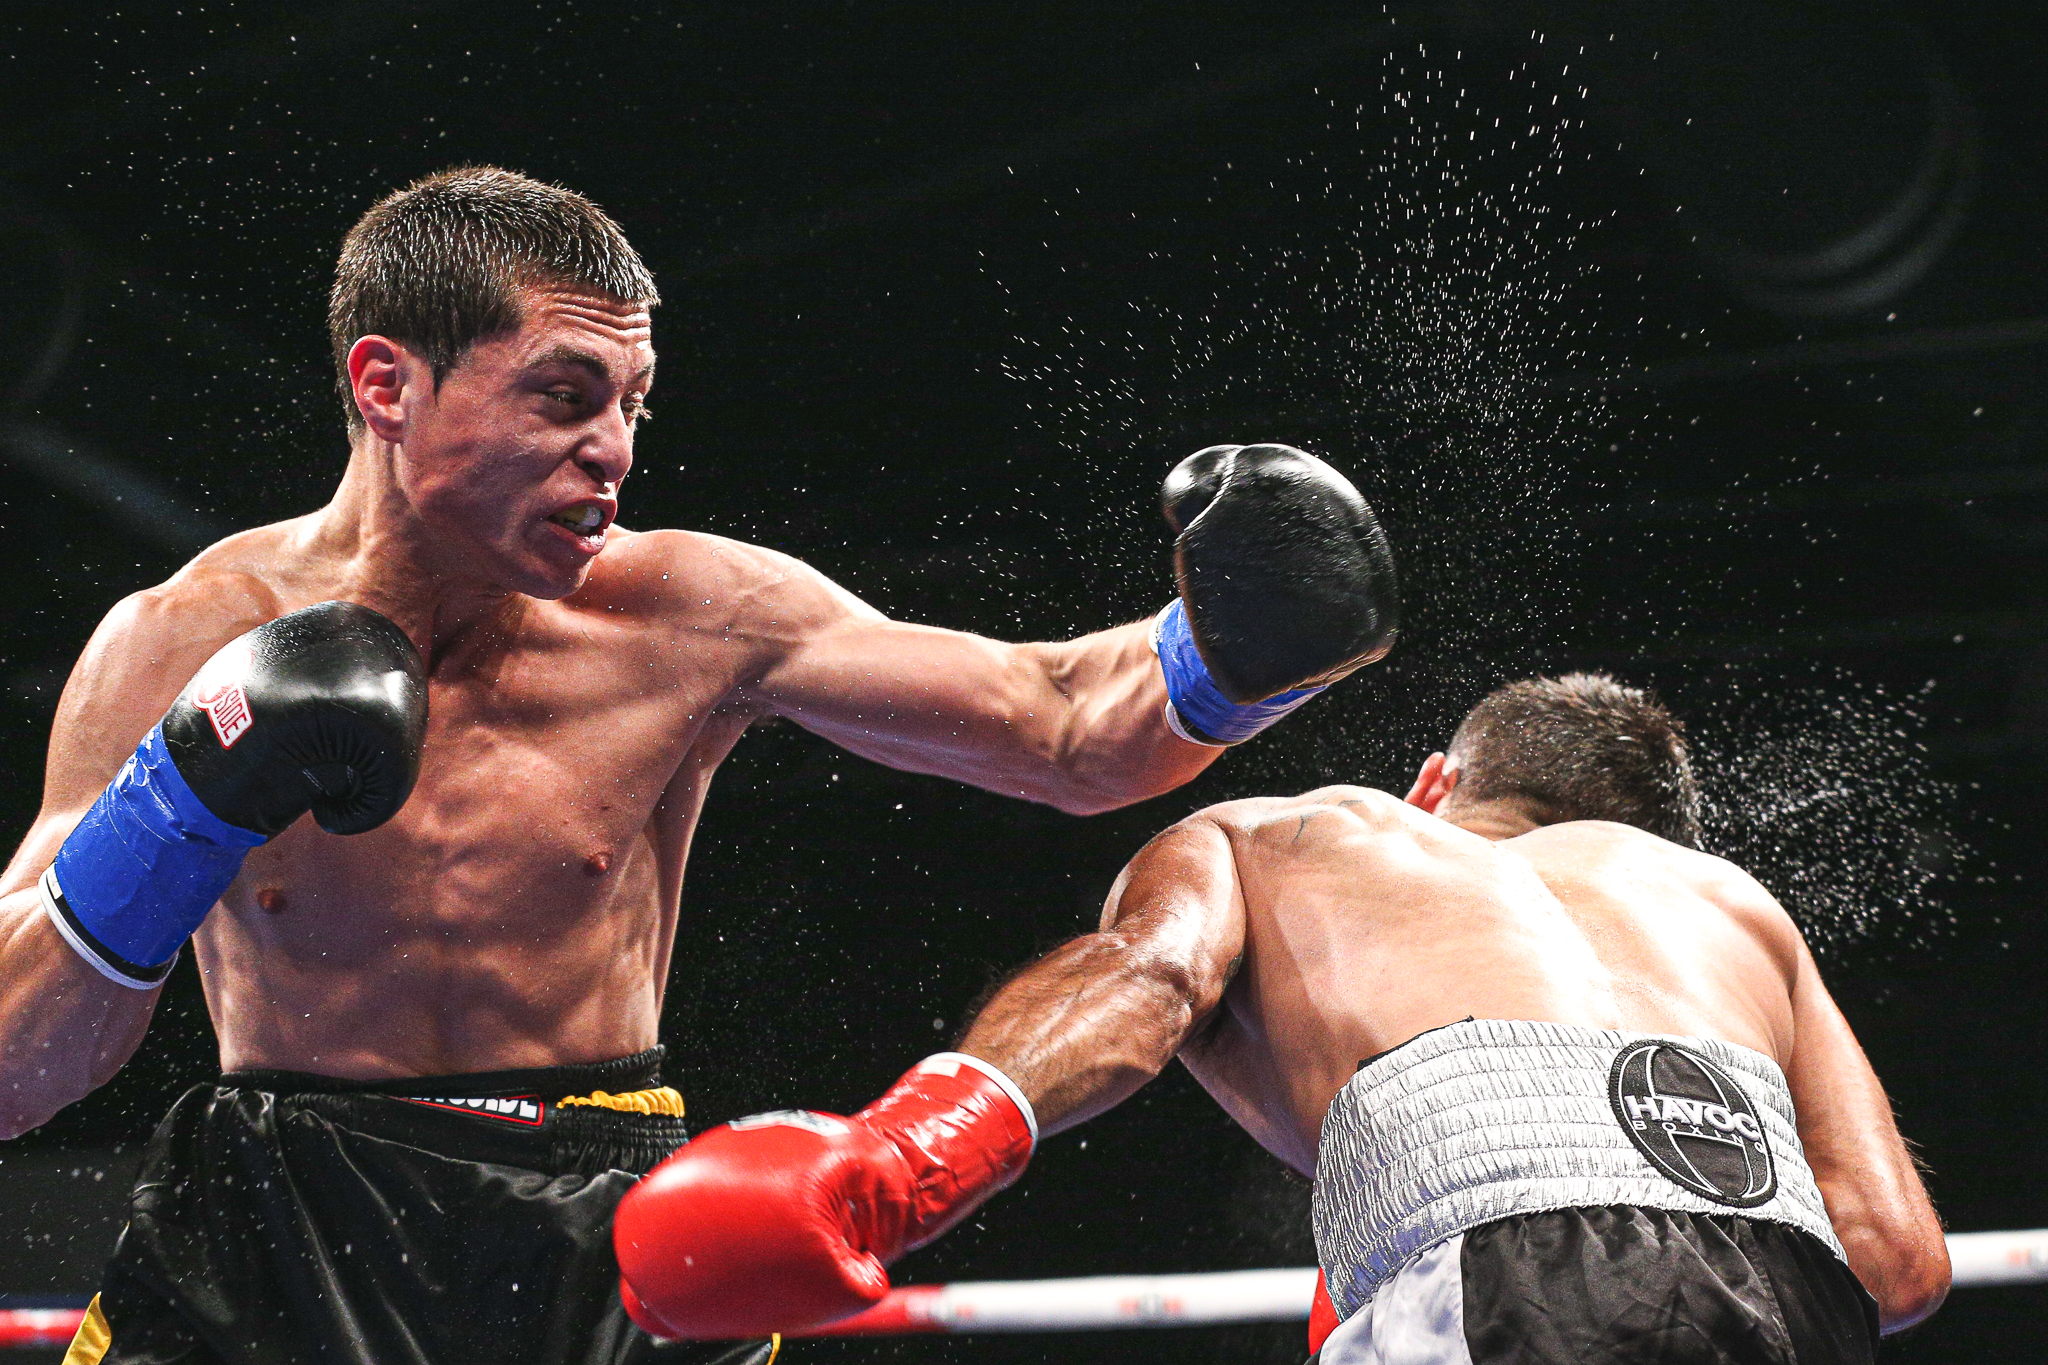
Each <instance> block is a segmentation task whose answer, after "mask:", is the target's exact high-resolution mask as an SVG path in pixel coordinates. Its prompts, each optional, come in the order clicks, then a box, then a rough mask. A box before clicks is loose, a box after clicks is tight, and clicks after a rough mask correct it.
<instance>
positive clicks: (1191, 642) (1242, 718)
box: [1152, 597, 1323, 748]
mask: <svg viewBox="0 0 2048 1365" xmlns="http://www.w3.org/2000/svg"><path fill="white" fill-rule="evenodd" d="M1152 652H1153V653H1155V654H1157V655H1158V656H1159V670H1160V672H1162V673H1164V674H1165V675H1166V724H1167V728H1168V729H1170V730H1172V731H1173V732H1174V733H1175V734H1177V735H1179V736H1180V737H1181V738H1182V739H1185V740H1188V741H1190V742H1192V743H1195V744H1207V745H1209V746H1210V747H1211V748H1221V747H1223V746H1224V745H1228V744H1239V743H1242V742H1243V741H1245V740H1248V739H1250V738H1251V737H1252V736H1253V735H1256V734H1257V733H1258V732H1259V731H1261V730H1263V729H1265V728H1266V727H1267V726H1269V725H1271V724H1273V723H1274V722H1275V721H1277V720H1279V719H1280V718H1281V717H1282V716H1284V715H1286V714H1287V713H1288V712H1289V711H1292V710H1293V709H1294V708H1295V707H1297V706H1299V705H1301V704H1302V703H1303V702H1305V701H1307V700H1308V699H1309V698H1310V697H1313V696H1314V695H1315V694H1316V693H1318V692H1320V691H1322V690H1323V689H1322V688H1320V687H1302V688H1297V689H1296V690H1294V691H1292V692H1282V693H1280V694H1279V695H1277V696H1272V697H1268V698H1266V699H1265V700H1264V701H1255V702H1252V703H1250V704H1249V705H1246V706H1238V705H1236V704H1235V703H1233V702H1232V701H1231V700H1230V698H1228V697H1226V696H1224V695H1223V693H1222V691H1221V690H1220V689H1219V688H1218V687H1217V686H1216V680H1215V679H1214V678H1211V677H1210V676H1209V666H1208V665H1207V664H1205V663H1203V662H1202V653H1201V651H1200V650H1198V649H1196V648H1195V636H1194V632H1193V631H1191V630H1190V629H1189V628H1188V613H1187V609H1186V608H1185V607H1184V606H1182V605H1181V601H1180V599H1179V598H1178V597H1176V598H1174V599H1173V601H1172V602H1170V603H1168V604H1167V608H1166V610H1165V611H1162V612H1160V613H1159V615H1158V616H1156V617H1154V618H1153V620H1152Z"/></svg>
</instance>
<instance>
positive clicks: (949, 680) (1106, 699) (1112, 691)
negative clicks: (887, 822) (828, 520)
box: [747, 565, 1222, 814]
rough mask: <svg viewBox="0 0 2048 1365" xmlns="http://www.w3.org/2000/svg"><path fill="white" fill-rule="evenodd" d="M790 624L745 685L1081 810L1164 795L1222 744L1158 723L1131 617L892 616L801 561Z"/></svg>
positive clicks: (965, 772)
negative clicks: (995, 619) (931, 622)
mask: <svg viewBox="0 0 2048 1365" xmlns="http://www.w3.org/2000/svg"><path fill="white" fill-rule="evenodd" d="M785 572H786V573H787V575H788V576H787V578H786V579H785V583H786V591H787V594H788V598H789V602H788V610H787V614H786V617H785V619H786V620H788V621H789V623H790V625H791V626H792V627H793V629H792V630H791V638H790V639H789V641H788V644H787V647H786V649H785V650H783V651H780V652H779V657H777V658H776V659H775V662H774V664H773V666H772V667H770V668H769V669H768V670H767V671H766V672H765V673H764V674H763V676H762V677H761V678H760V679H759V680H758V681H756V682H755V683H753V684H752V686H750V687H749V688H748V689H747V691H748V693H749V695H750V696H751V697H753V698H754V699H755V700H756V701H757V702H758V703H759V704H760V705H762V706H763V707H764V708H765V709H767V710H770V711H773V712H775V713H777V714H780V715H782V716H785V717H787V718H788V719H790V720H793V721H795V722H796V723H797V724H799V725H801V726H803V727H804V728H805V729H807V730H811V731H814V732H816V733H817V734H820V735H823V736H825V737H826V738H827V739H830V740H832V741H833V742H834V743H836V744H838V745H840V746H841V747H843V748H846V749H849V750H851V751H852V752H854V753H856V754H859V755H861V756H862V757H863V758H871V759H874V760H875V761H876V762H878V763H886V764H888V765H889V766H891V767H894V768H903V769H907V770H909V771H911V772H921V773H933V774H936V775H938V776H941V777H951V778H955V779H957V780H959V781H962V782H968V783H972V784H973V785H975V786H977V787H983V788H986V789H987V790H989V791H994V792H1001V793H1003V794H1004V795H1006V796H1020V797H1023V798H1025V799H1027V800H1032V801H1042V802H1045V803H1046V804H1048V805H1052V806H1057V807H1058V808H1060V809H1061V810H1065V811H1069V812H1072V813H1074V814H1092V813H1094V812H1096V811H1102V810H1109V809H1112V808H1114V807H1117V806H1121V805H1126V804H1128V803H1130V802H1132V801H1139V800H1143V799H1144V798H1146V797H1148V796H1156V795H1158V794H1159V793H1161V792H1165V791H1170V790H1172V789H1173V788H1175V787H1177V786H1179V785H1180V784H1182V783H1183V782H1186V781H1188V780H1189V779H1191V778H1193V777H1194V776H1195V775H1196V774H1198V773H1200V772H1201V771H1202V770H1203V769H1204V768H1206V767H1208V766H1209V765H1210V764H1211V763H1213V762H1215V760H1216V757H1217V755H1218V754H1220V753H1221V752H1222V750H1221V749H1218V748H1213V747H1211V746H1208V745H1203V744H1194V743H1190V742H1189V741H1187V740H1185V739H1182V738H1180V737H1179V736H1177V735H1175V734H1173V733H1172V731H1171V730H1169V729H1168V728H1167V724H1166V720H1165V712H1166V684H1165V681H1164V679H1163V678H1162V676H1161V673H1160V667H1159V662H1158V660H1157V659H1156V658H1155V657H1154V656H1153V653H1152V648H1151V646H1150V645H1149V644H1148V643H1147V640H1146V626H1145V624H1144V623H1139V624H1136V625H1129V626H1122V627H1119V628H1117V629H1114V630H1106V631H1101V632H1098V633H1097V634H1094V635H1087V636H1083V637H1082V638H1080V639H1078V640H1073V641H1068V642H1066V643H1060V644H1005V643H1003V642H1001V641H998V640H989V639H983V638H982V637H980V636H975V635H967V634H963V633H961V632H959V631H952V630H939V629H935V628H933V627H930V626H918V625H910V624H906V623H903V622H899V621H890V620H888V619H886V618H885V617H883V616H882V615H881V614H880V613H879V612H876V611H875V610H874V609H873V608H871V607H869V606H867V605H866V604H865V603H862V602H860V601H858V600H857V599H855V598H854V597H852V596H851V595H850V594H847V593H845V592H844V591H842V590H840V589H839V588H837V587H835V586H834V585H832V584H830V583H828V582H826V581H825V580H824V579H823V578H820V577H818V576H817V575H815V574H813V573H812V572H811V571H810V570H808V569H805V568H803V567H802V566H800V565H791V566H790V567H789V568H788V569H786V570H785Z"/></svg>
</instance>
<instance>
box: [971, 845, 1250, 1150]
mask: <svg viewBox="0 0 2048 1365" xmlns="http://www.w3.org/2000/svg"><path fill="white" fill-rule="evenodd" d="M1243 946H1244V899H1243V896H1242V894H1241V893H1240V891H1239V889H1238V883H1237V868H1236V864H1235V862H1234V860H1233V859H1232V856H1231V851H1230V842H1229V839H1228V837H1227V836H1226V835H1225V834H1224V833H1223V831H1222V830H1221V829H1220V828H1219V827H1217V826H1216V825H1215V824H1213V823H1211V822H1210V821H1208V820H1205V819H1203V818H1202V817H1201V816H1199V815H1198V816H1195V817H1193V818H1192V819H1189V820H1186V821H1183V822H1182V823H1181V824H1179V825H1176V826H1174V827H1173V828H1172V829H1170V830H1168V831H1167V832H1166V833H1164V834H1162V835H1160V836H1159V837H1158V838H1157V839H1154V840H1153V841H1152V842H1151V843H1150V844H1148V845H1146V846H1145V848H1144V849H1143V850H1142V851H1141V852H1140V853H1139V854H1138V856H1137V857H1136V858H1134V859H1133V860H1132V861H1131V864H1130V866H1128V867H1126V868H1125V869H1124V872H1123V875H1122V876H1121V877H1119V878H1118V879H1117V883H1116V885H1115V886H1114V887H1113V888H1112V889H1111V890H1110V894H1109V902H1108V905H1107V907H1106V908H1105V909H1104V911H1103V917H1102V928H1101V929H1100V930H1099V931H1098V932H1096V933H1093V934H1087V935H1084V936H1082V937H1080V938H1077V939H1074V940H1073V941H1072V942H1070V943H1067V944H1065V945H1064V946H1062V947H1060V948H1056V949H1054V950H1053V951H1052V952H1051V953H1049V954H1048V955H1046V956H1045V957H1044V958H1041V959H1040V960H1039V961H1038V962H1036V963H1034V964H1033V965H1032V966H1030V967H1028V968H1026V969H1025V970H1024V971H1023V972H1021V973H1020V974H1018V976H1017V977H1015V978H1014V979H1013V980H1012V981H1011V982H1010V983H1009V984H1008V985H1007V986H1005V987H1003V989H1002V990H1000V991H999V992H997V993H996V996H995V998H994V999H993V1000H991V1001H990V1002H989V1004H988V1007H987V1008H986V1009H984V1010H983V1011H982V1012H981V1014H980V1015H979V1016H978V1017H977V1018H976V1019H975V1021H974V1023H973V1025H972V1027H970V1028H969V1029H968V1031H967V1035H966V1037H964V1038H963V1039H962V1040H961V1042H960V1050H961V1051H962V1052H966V1053H969V1054H971V1055H973V1056H976V1057H979V1058H981V1059H982V1060H983V1061H986V1062H989V1063H991V1064H993V1065H994V1066H996V1067H997V1068H998V1069H1000V1070H1001V1071H1002V1072H1003V1073H1004V1074H1005V1075H1007V1076H1009V1077H1010V1078H1011V1079H1012V1080H1013V1081H1015V1082H1016V1083H1017V1085H1018V1087H1019V1088H1020V1089H1022V1090H1023V1091H1024V1093H1025V1095H1026V1097H1028V1098H1029V1099H1030V1101H1031V1104H1032V1108H1033V1109H1034V1110H1035V1111H1036V1112H1037V1117H1038V1123H1039V1131H1040V1133H1041V1134H1050V1133H1056V1132H1059V1131H1061V1130H1062V1129H1066V1128H1071V1127H1073V1126H1074V1125H1075V1124H1078V1123H1081V1122H1083V1121H1084V1120H1086V1119H1090V1118H1093V1117H1094V1116H1095V1115H1097V1114H1100V1113H1102V1112H1103V1111H1104V1110H1106V1109H1110V1108H1113V1107H1114V1106H1116V1105H1117V1104H1120V1103H1122V1102H1123V1101H1124V1100H1125V1099H1127V1098H1129V1097H1130V1096H1131V1095H1132V1094H1133V1093H1134V1092H1135V1091H1136V1090H1137V1089H1138V1088H1139V1087H1140V1086H1142V1085H1144V1084H1145V1082H1147V1081H1149V1080H1151V1079H1152V1078H1153V1077H1154V1076H1156V1075H1158V1074H1159V1072H1160V1070H1161V1069H1162V1068H1163V1067H1164V1066H1165V1065H1166V1064H1167V1063H1168V1062H1169V1061H1171V1060H1172V1059H1173V1056H1174V1054H1175V1053H1176V1052H1178V1051H1179V1050H1180V1047H1181V1044H1183V1043H1184V1042H1186V1041H1187V1039H1188V1038H1189V1036H1190V1035H1192V1034H1193V1033H1194V1032H1195V1031H1196V1030H1197V1029H1199V1028H1200V1027H1201V1026H1202V1025H1203V1024H1204V1023H1205V1022H1206V1021H1207V1020H1208V1019H1209V1017H1210V1015H1211V1014H1212V1013H1213V1012H1214V1011H1215V1009H1216V1008H1217V1006H1218V1005H1219V1004H1220V1003H1221V1001H1222V999H1223V992H1224V988H1225V987H1227V986H1228V985H1229V984H1230V978H1231V974H1232V973H1233V972H1234V971H1235V970H1236V966H1237V963H1238V960H1239V958H1240V957H1241V955H1242V952H1243Z"/></svg>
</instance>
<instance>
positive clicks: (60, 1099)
mask: <svg viewBox="0 0 2048 1365" xmlns="http://www.w3.org/2000/svg"><path fill="white" fill-rule="evenodd" d="M209 592H210V594H211V595H212V601H211V603H210V605H208V606H198V605H196V602H197V600H203V595H202V597H201V598H199V599H195V601H194V602H192V603H188V602H186V601H183V600H181V599H183V598H184V596H185V595H184V594H180V593H176V592H174V591H172V590H168V589H158V590H155V591H152V592H148V593H142V594H138V595H137V596H135V597H131V598H129V599H128V600H127V601H125V602H123V603H122V604H121V605H120V606H118V607H116V608H115V609H114V610H113V612H111V613H110V614H109V615H108V617H107V619H106V620H105V621H103V622H102V623H101V624H100V628H99V630H98V631H96V632H95V633H94V635H93V638H92V641H91V643H90V644H88V645H87V646H86V649H85V652H84V654H82V655H81V656H80V657H79V661H78V664H77V667H76V668H74V669H73V671H72V674H71V679H70V681H69V682H67V683H66V684H65V688H64V696H63V698H62V700H61V701H60V702H59V703H58V706H57V718H56V722H55V724H54V725H53V727H52V729H51V736H50V753H49V760H48V766H47V768H46V769H45V772H44V786H43V804H42V809H41V811H40V812H39V813H38V814H37V816H36V821H35V824H34V825H33V826H31V827H30V829H29V833H28V837H27V838H25V839H24V840H23V841H22V843H21V847H20V848H19V849H17V850H16V852H15V855H14V858H13V860H12V861H11V862H10V863H9V864H8V866H7V870H6V872H5V874H4V875H0V1138H11V1137H16V1136H19V1135H20V1134H22V1133H24V1132H27V1131H28V1130H29V1129H31V1128H35V1127H38V1126H39V1125H41V1124H43V1123H45V1122H47V1121H48V1120H49V1119H50V1117H51V1116H52V1115H54V1114H55V1113H56V1112H57V1111H58V1110H59V1109H62V1108H63V1107H64V1106H65V1105H67V1104H70V1103H72V1102H73V1101H75V1100H78V1099H81V1098H83V1097H84V1096H85V1095H87V1094H89V1093H90V1092H91V1091H93V1090H95V1089H97V1088H98V1087H99V1086H101V1085H104V1084H105V1083H106V1082H107V1081H108V1080H110V1079H112V1077H113V1075H114V1073H115V1072H116V1071H118V1070H119V1069H120V1068H121V1065H122V1064H123V1063H124V1062H126V1061H127V1060H128V1058H129V1057H130V1056H132V1055H134V1052H135V1049H136V1048H137V1047H138V1046H140V1045H141V1043H142V1037H143V1034H144V1032H145V1031H146V1030H147V1029H148V1027H149V1018H150V1015H151V1014H152V1013H153V1012H154V1011H155V1009H156V1002H157V997H158V996H159V995H160V994H161V993H162V992H161V991H160V990H135V989H132V988H130V987H127V986H123V985H119V984H117V983H115V982H113V981H110V980H108V979H107V978H106V977H104V976H102V975H101V974H100V973H99V972H98V971H96V970H95V969H94V968H93V967H92V966H91V965H90V964H88V963H87V962H86V961H85V959H84V958H82V957H80V956H79V955H78V954H77V953H76V952H75V951H73V949H72V948H71V946H70V945H69V944H67V943H66V942H65V941H64V940H63V938H62V937H60V936H59V934H58V933H57V930H56V928H55V926H53V925H52V924H51V923H50V920H49V917H48V916H47V915H46V914H45V913H44V912H43V908H42V901H41V897H40V894H39V893H38V891H37V889H36V881H37V879H38V878H39V877H41V876H42V874H43V871H44V869H46V868H48V867H49V866H50V864H51V862H52V861H54V860H55V858H56V856H57V850H58V848H59V847H60V846H61V845H62V844H63V842H64V840H65V838H66V836H68V835H69V834H70V833H71V829H72V827H73V826H74V825H76V824H77V823H78V822H79V820H80V819H82V818H83V817H84V815H85V813H86V811H87V810H88V809H89V808H90V807H91V806H92V803H93V801H94V800H95V799H96V798H97V797H98V796H99V794H100V791H101V789H102V788H103V787H105V786H106V784H107V783H108V782H109V781H110V780H111V779H112V778H113V776H114V774H115V773H116V772H117V771H118V770H119V769H120V767H121V765H122V763H124V762H125V761H126V760H127V758H128V755H129V754H130V753H132V752H133V751H134V749H135V745H136V744H137V742H138V741H140V740H141V739H142V737H143V736H144V735H145V734H147V733H148V732H149V730H150V727H151V726H153V725H154V724H155V723H156V721H157V718H158V717H159V716H161V715H162V714H163V712H164V710H165V708H167V707H168V706H169V705H170V704H171V702H172V701H174V700H175V699H176V698H177V695H178V692H179V690H180V689H181V688H183V686H184V685H185V682H186V680H187V679H189V678H190V677H191V676H192V674H193V673H194V672H196V671H197V670H198V668H199V666H200V665H201V664H202V663H204V662H205V661H206V659H207V657H208V656H209V655H210V654H212V653H213V651H214V650H215V649H217V648H218V647H219V646H220V645H221V644H222V643H224V642H225V641H226V640H228V639H231V638H233V637H234V636H235V635H237V634H239V633H240V632H241V630H242V629H243V628H244V623H243V616H245V615H255V614H257V613H255V612H250V611H238V608H239V607H242V606H244V605H246V604H243V603H240V602H239V601H238V595H237V594H236V593H234V592H232V591H227V592H223V591H221V590H220V589H219V588H218V587H217V586H216V587H214V588H211V589H209ZM258 619H260V615H259V616H258Z"/></svg>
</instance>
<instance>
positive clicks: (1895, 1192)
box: [1786, 942, 1949, 1332]
mask: <svg viewBox="0 0 2048 1365" xmlns="http://www.w3.org/2000/svg"><path fill="white" fill-rule="evenodd" d="M1792 1009H1793V1026H1794V1030H1795V1031H1794V1036H1793V1045H1792V1058H1791V1064H1790V1065H1789V1066H1787V1067H1786V1074H1787V1078H1788V1079H1789V1080H1790V1082H1791V1086H1792V1102H1793V1105H1794V1107H1795V1108H1796V1109H1797V1110H1798V1113H1799V1140H1800V1143H1801V1144H1802V1145H1803V1146H1804V1147H1805V1148H1806V1159H1807V1161H1808V1163H1809V1164H1810V1165H1811V1166H1812V1167H1813V1174H1814V1179H1815V1180H1816V1181H1817V1182H1818V1183H1819V1185H1820V1192H1821V1197H1822V1198H1823V1199H1824V1200H1825V1201H1826V1202H1827V1207H1828V1218H1829V1220H1830V1221H1831V1222H1833V1224H1834V1226H1835V1235H1836V1236H1838V1237H1840V1238H1841V1239H1842V1247H1843V1250H1845V1251H1846V1252H1848V1255H1849V1267H1850V1269H1852V1270H1854V1271H1855V1272H1856V1277H1857V1278H1858V1279H1860V1280H1861V1281H1863V1285H1864V1287H1865V1288H1866V1289H1868V1290H1869V1291H1870V1292H1871V1294H1872V1295H1873V1296H1874V1297H1875V1298H1876V1299H1877V1304H1878V1313H1879V1321H1880V1323H1881V1325H1882V1327H1883V1330H1884V1331H1886V1332H1895V1331H1898V1330H1899V1329H1900V1328H1902V1327H1909V1326H1911V1325H1912V1324H1913V1323H1916V1322H1918V1321H1920V1320H1921V1319H1922V1318H1925V1317H1926V1316H1927V1315H1928V1314H1930V1313H1932V1312H1933V1311H1934V1310H1935V1309H1937V1308H1939V1307H1940V1306H1941V1301H1942V1300H1943V1299H1944V1298H1945V1297H1947V1295H1948V1287H1949V1262H1948V1248H1947V1245H1946V1244H1945V1243H1944V1242H1943V1240H1942V1233H1941V1220H1940V1219H1939V1218H1938V1217H1937V1216H1936V1215H1935V1212H1934V1205H1933V1204H1932V1203H1931V1202H1930V1201H1929V1199H1928V1197H1927V1190H1926V1187H1925V1186H1923V1185H1922V1184H1921V1183H1920V1175H1919V1172H1917V1171H1916V1170H1915V1169H1914V1168H1913V1159H1912V1156H1911V1154H1910V1153H1908V1152H1907V1150H1906V1144H1905V1140H1904V1139H1903V1138H1901V1137H1900V1136H1899V1129H1898V1125H1897V1124H1896V1123H1895V1122H1894V1121H1893V1118H1892V1109H1891V1103H1890V1102H1889V1101H1888V1100H1887V1099H1886V1098H1885V1094H1884V1088H1883V1086H1881V1085H1879V1084H1878V1079H1877V1075H1876V1073H1875V1072H1873V1071H1872V1070H1871V1068H1870V1062H1869V1061H1868V1059H1866V1058H1865V1057H1864V1055H1863V1049H1862V1048H1861V1047H1860V1046H1859V1045H1858V1044H1857V1042H1856V1036H1855V1035H1854V1034H1853V1033H1852V1032H1850V1030H1849V1024H1848V1021H1847V1020H1845V1019H1844V1018H1843V1017H1842V1012H1841V1010H1840V1009H1838V1008H1836V1006H1835V1002H1834V999H1833V997H1831V996H1830V995H1829V994H1828V990H1827V987H1826V986H1824V985H1823V984H1821V979H1820V973H1819V971H1818V970H1817V969H1816V968H1815V966H1814V962H1813V955H1812V954H1811V953H1810V952H1808V951H1807V948H1806V945H1805V944H1804V943H1803V942H1801V943H1799V944H1798V964H1797V967H1796V976H1795V978H1794V983H1793V990H1792Z"/></svg>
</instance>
